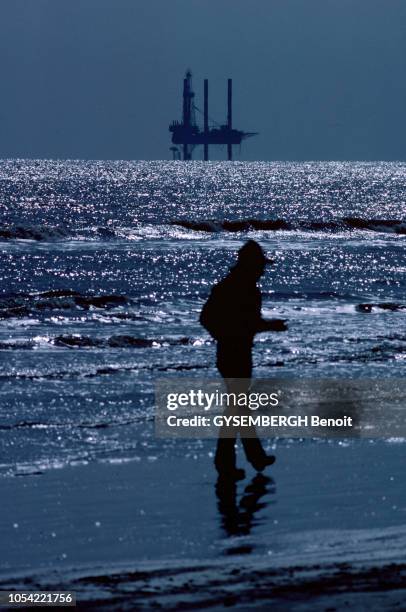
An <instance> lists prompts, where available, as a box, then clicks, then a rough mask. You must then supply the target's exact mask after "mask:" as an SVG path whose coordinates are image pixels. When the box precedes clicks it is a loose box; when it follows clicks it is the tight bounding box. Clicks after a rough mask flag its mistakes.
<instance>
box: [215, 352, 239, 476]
mask: <svg viewBox="0 0 406 612" xmlns="http://www.w3.org/2000/svg"><path fill="white" fill-rule="evenodd" d="M232 355H233V351H232V350H230V345H229V343H228V342H218V344H217V362H216V365H217V368H218V370H219V372H220V374H221V375H222V376H223V378H225V377H226V376H227V375H228V374H229V373H230V371H232V370H233V367H234V364H233V357H232ZM226 384H227V382H226ZM224 414H229V410H228V409H227V408H226V410H225V411H224ZM235 442H236V434H233V430H230V429H228V428H226V427H222V428H221V429H220V431H219V437H218V441H217V449H216V454H215V457H214V465H215V467H216V469H217V472H218V473H219V474H220V475H222V474H231V473H235V471H236V469H237V465H236V452H235ZM241 475H242V474H241Z"/></svg>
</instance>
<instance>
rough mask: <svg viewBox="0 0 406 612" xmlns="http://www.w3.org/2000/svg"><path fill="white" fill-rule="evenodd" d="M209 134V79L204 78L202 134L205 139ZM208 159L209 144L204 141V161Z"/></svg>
mask: <svg viewBox="0 0 406 612" xmlns="http://www.w3.org/2000/svg"><path fill="white" fill-rule="evenodd" d="M208 134H209V81H208V79H204V135H205V137H206V139H207V138H208ZM208 160H209V144H208V142H207V141H206V142H205V143H204V161H208Z"/></svg>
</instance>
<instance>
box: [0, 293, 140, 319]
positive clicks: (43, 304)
mask: <svg viewBox="0 0 406 612" xmlns="http://www.w3.org/2000/svg"><path fill="white" fill-rule="evenodd" d="M129 303H132V300H130V298H128V297H127V296H124V295H115V294H113V295H86V294H82V293H78V292H76V291H71V290H69V289H67V290H56V291H45V292H43V293H36V294H32V293H19V294H15V295H8V296H4V297H1V298H0V319H8V318H15V317H27V316H30V315H32V314H38V313H40V312H47V311H52V310H69V309H82V310H89V309H90V308H100V309H109V308H115V307H117V306H124V305H126V304H129Z"/></svg>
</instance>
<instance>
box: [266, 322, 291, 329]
mask: <svg viewBox="0 0 406 612" xmlns="http://www.w3.org/2000/svg"><path fill="white" fill-rule="evenodd" d="M287 329H288V326H287V323H286V319H268V320H267V321H266V331H276V332H281V331H286V330H287Z"/></svg>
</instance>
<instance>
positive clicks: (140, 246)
mask: <svg viewBox="0 0 406 612" xmlns="http://www.w3.org/2000/svg"><path fill="white" fill-rule="evenodd" d="M0 219H1V223H0V278H1V293H0V402H1V420H0V448H1V457H0V473H1V474H2V475H3V476H11V475H16V474H32V473H38V472H41V471H44V470H47V469H50V468H55V467H63V466H65V465H76V464H78V463H86V462H94V461H107V462H112V461H114V462H117V461H128V460H148V459H149V460H154V458H156V457H157V456H158V455H159V456H161V457H162V456H165V453H168V455H169V454H176V453H182V454H185V452H186V454H187V455H189V456H190V457H194V456H198V455H199V453H206V454H207V453H208V452H210V450H211V444H207V443H204V444H198V443H197V442H192V441H190V442H186V443H185V444H184V445H183V446H182V448H180V447H179V445H175V444H174V443H173V442H171V441H162V440H156V439H155V438H154V435H153V381H154V378H156V377H157V376H161V375H162V374H178V375H187V376H193V375H196V376H197V375H199V376H201V375H206V374H207V376H214V375H216V372H215V368H214V345H213V343H212V341H211V340H210V338H209V337H208V335H207V334H206V333H205V331H204V330H203V329H202V328H201V327H200V326H199V323H198V316H199V312H200V309H201V307H202V304H203V302H204V299H205V298H206V297H207V295H208V292H209V290H210V287H211V286H212V284H213V283H214V282H215V281H216V280H219V279H220V278H222V276H224V275H225V273H226V272H227V270H228V268H229V267H230V266H231V265H232V263H233V261H234V258H235V254H236V251H237V250H238V248H239V247H240V245H241V244H242V243H243V242H244V240H247V239H248V238H255V239H256V240H258V241H259V242H260V243H261V244H262V246H263V247H264V248H265V249H266V251H267V252H268V253H269V254H270V255H272V256H273V257H275V259H276V265H275V267H274V269H272V270H270V271H268V272H267V273H266V275H265V276H264V277H263V279H262V283H261V286H262V292H263V311H264V314H265V315H267V316H281V317H285V318H287V319H289V331H288V332H287V333H285V334H279V335H278V334H263V335H261V336H258V339H257V342H256V346H255V374H256V375H257V376H261V377H275V376H278V377H280V376H290V377H291V376H295V377H297V376H306V377H312V376H313V377H323V376H342V377H363V376H366V377H392V376H402V375H403V372H404V361H405V358H406V298H405V271H406V258H405V250H404V244H405V242H404V241H405V239H406V164H403V163H240V162H236V163H227V162H213V163H206V164H205V163H202V162H191V163H182V162H82V161H21V160H9V161H3V162H0ZM241 221H242V222H244V223H243V226H242V230H241V229H240V228H239V226H238V225H236V223H235V222H241ZM230 222H231V223H230ZM272 223H273V224H274V225H272ZM275 224H276V225H275ZM284 443H285V444H286V443H288V442H286V441H285V442H284ZM292 443H293V442H292ZM308 443H309V444H310V443H311V442H308Z"/></svg>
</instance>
